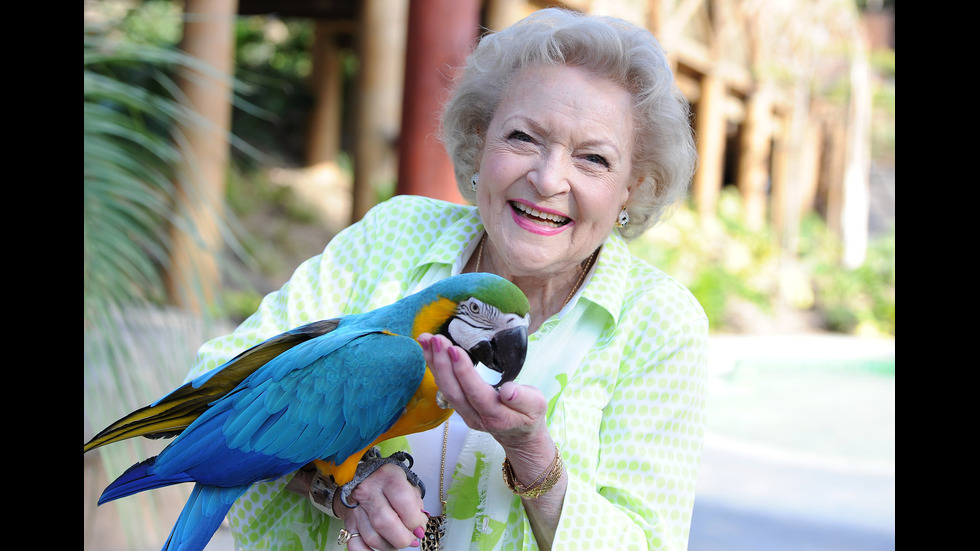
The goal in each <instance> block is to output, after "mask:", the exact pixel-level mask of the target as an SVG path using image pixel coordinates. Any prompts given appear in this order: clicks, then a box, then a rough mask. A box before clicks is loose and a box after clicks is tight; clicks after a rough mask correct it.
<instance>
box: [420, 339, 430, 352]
mask: <svg viewBox="0 0 980 551" xmlns="http://www.w3.org/2000/svg"><path fill="white" fill-rule="evenodd" d="M419 346H421V347H422V350H428V349H429V339H419Z"/></svg>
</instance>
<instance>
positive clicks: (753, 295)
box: [630, 187, 895, 335]
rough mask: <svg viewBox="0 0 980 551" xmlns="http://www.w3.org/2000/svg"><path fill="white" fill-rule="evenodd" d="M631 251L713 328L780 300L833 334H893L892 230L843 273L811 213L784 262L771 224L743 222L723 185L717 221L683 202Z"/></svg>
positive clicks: (830, 237)
mask: <svg viewBox="0 0 980 551" xmlns="http://www.w3.org/2000/svg"><path fill="white" fill-rule="evenodd" d="M630 249H631V250H632V251H633V252H634V254H636V255H637V256H639V257H641V258H644V259H646V260H647V261H649V262H650V263H651V264H653V265H654V266H657V267H658V268H660V269H662V270H664V271H665V272H667V273H668V274H671V275H672V276H674V277H676V278H677V279H678V280H679V281H680V282H681V283H683V284H685V285H686V286H687V287H688V288H689V289H690V290H691V292H692V293H693V294H694V296H695V297H696V298H697V299H698V301H699V302H700V303H701V305H702V306H703V307H704V309H705V313H707V315H708V319H709V321H710V323H711V327H712V330H713V331H722V330H726V329H730V327H729V322H728V317H729V313H730V309H731V308H732V305H733V303H734V302H735V301H736V300H739V301H747V302H749V303H751V304H754V305H755V306H757V307H758V308H759V309H760V310H761V311H762V312H763V313H766V312H770V313H771V312H772V306H773V305H775V304H777V303H779V302H783V303H786V304H787V305H788V306H790V307H792V308H795V309H797V310H808V311H815V312H817V313H819V314H820V315H821V316H822V318H823V320H824V324H825V328H826V329H828V330H831V331H837V332H844V333H855V332H861V333H875V334H887V335H894V334H895V235H894V229H892V230H891V232H890V233H889V234H888V235H886V236H883V237H881V238H878V239H875V240H873V241H872V242H871V244H870V246H869V250H868V255H867V261H866V262H865V263H864V265H862V266H861V267H859V268H857V269H854V270H848V269H845V268H842V267H841V265H840V259H841V246H840V242H839V239H838V238H837V237H836V236H835V235H834V234H833V233H832V232H831V231H830V230H829V229H828V228H827V227H826V224H824V223H823V221H822V220H821V219H820V218H819V216H817V215H816V214H810V215H808V216H806V217H805V218H804V220H803V221H802V224H801V227H800V248H799V253H798V257H797V258H796V259H792V260H791V261H787V259H785V258H781V252H780V250H779V249H778V248H777V247H776V245H775V240H774V239H773V236H772V231H771V229H770V228H769V227H763V228H760V229H752V228H750V227H749V226H748V225H747V224H745V222H744V217H743V211H742V205H741V198H740V196H739V194H738V191H737V189H736V188H734V187H726V188H724V189H723V190H722V193H721V196H720V198H719V203H718V212H717V216H716V217H715V218H713V219H710V220H702V219H701V218H700V217H699V216H698V214H697V213H696V212H695V210H694V209H693V208H692V206H691V205H690V204H688V205H683V206H681V207H680V208H678V209H677V210H676V211H675V212H674V213H673V214H672V215H671V216H670V217H668V218H667V219H666V220H665V221H664V222H662V223H661V224H660V225H658V226H656V227H655V228H653V229H652V230H650V231H648V232H647V233H645V234H644V235H642V236H640V237H639V238H637V239H636V240H635V241H633V242H632V243H630Z"/></svg>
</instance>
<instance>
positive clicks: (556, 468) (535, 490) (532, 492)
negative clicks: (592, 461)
mask: <svg viewBox="0 0 980 551" xmlns="http://www.w3.org/2000/svg"><path fill="white" fill-rule="evenodd" d="M562 469H563V463H562V460H561V450H559V449H558V444H555V460H554V461H552V463H551V468H550V469H549V470H546V471H545V472H544V473H542V474H541V476H539V477H538V478H536V479H535V480H534V482H532V483H531V484H530V485H528V486H525V485H523V484H521V483H520V481H518V480H517V476H515V475H514V468H513V467H512V466H511V464H510V459H508V458H506V457H505V458H504V465H503V473H504V483H505V484H507V487H508V488H510V491H512V492H514V493H515V494H517V495H519V496H521V498H523V499H537V498H539V497H541V496H542V495H544V494H545V493H547V492H548V490H551V489H552V488H554V487H555V484H557V483H558V479H560V478H561V473H562ZM542 478H543V479H544V480H542Z"/></svg>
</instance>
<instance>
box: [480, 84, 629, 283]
mask: <svg viewBox="0 0 980 551" xmlns="http://www.w3.org/2000/svg"><path fill="white" fill-rule="evenodd" d="M632 137H633V124H632V117H631V102H630V96H629V93H628V92H627V91H626V90H625V89H623V88H622V87H620V86H619V85H618V84H616V83H614V82H612V81H611V80H608V79H605V78H600V77H596V76H594V75H592V74H591V73H589V72H587V71H585V70H584V69H580V68H577V67H569V66H551V65H541V66H536V67H531V68H529V69H526V70H524V71H523V72H522V73H520V74H519V75H517V76H516V77H515V79H514V81H513V82H512V83H511V84H510V86H509V87H508V89H507V91H506V92H505V94H504V96H503V97H502V98H501V101H500V105H499V106H498V107H497V110H496V112H495V113H494V117H493V119H492V120H491V122H490V126H489V128H487V131H486V138H485V142H484V143H485V146H484V150H483V154H482V157H481V160H480V163H479V171H480V179H479V185H478V187H477V205H478V207H479V209H480V215H481V217H482V218H483V221H484V225H485V226H486V228H487V232H488V233H489V234H490V237H491V240H490V241H491V243H492V244H493V245H492V246H493V250H494V253H495V257H494V258H495V261H497V260H498V259H499V261H502V262H504V263H505V264H506V271H508V272H510V275H513V276H518V277H520V276H538V277H541V276H549V275H551V274H557V273H562V272H565V271H570V272H571V273H574V268H575V267H576V266H577V265H578V264H580V263H581V262H582V261H584V260H585V259H586V258H588V257H589V255H590V254H592V252H593V251H594V250H595V249H596V248H597V247H598V246H599V245H600V244H601V243H602V241H603V240H604V239H605V238H606V237H607V236H608V235H609V233H610V232H611V231H612V230H613V227H614V225H615V222H616V218H617V215H618V214H619V211H620V209H622V207H623V205H624V204H625V203H626V201H627V199H628V198H629V193H630V188H631V185H632V183H633V182H632V181H631V175H632V164H631V154H632V146H633V139H632ZM501 268H503V267H501Z"/></svg>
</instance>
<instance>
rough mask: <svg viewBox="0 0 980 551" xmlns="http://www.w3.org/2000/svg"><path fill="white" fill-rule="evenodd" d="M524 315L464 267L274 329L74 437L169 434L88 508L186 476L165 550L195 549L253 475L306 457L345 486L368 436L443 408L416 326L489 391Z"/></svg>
mask: <svg viewBox="0 0 980 551" xmlns="http://www.w3.org/2000/svg"><path fill="white" fill-rule="evenodd" d="M528 311H529V306H528V301H527V298H526V297H525V296H524V294H523V293H522V292H521V291H520V289H518V288H517V287H516V286H515V285H514V284H512V283H510V282H509V281H507V280H506V279H503V278H501V277H498V276H495V275H492V274H486V273H475V274H464V275H459V276H455V277H450V278H447V279H445V280H442V281H440V282H438V283H435V284H433V285H432V286H430V287H428V288H426V289H423V290H422V291H419V292H418V293H416V294H413V295H410V296H408V297H405V298H403V299H401V300H399V301H398V302H395V303H394V304H391V305H389V306H385V307H382V308H379V309H377V310H373V311H370V312H366V313H363V314H356V315H349V316H344V317H341V318H337V319H331V320H325V321H318V322H314V323H310V324H308V325H304V326H302V327H298V328H296V329H293V330H291V331H287V332H285V333H282V334H280V335H278V336H275V337H273V338H271V339H269V340H267V341H265V342H263V343H261V344H259V345H257V346H255V347H253V348H250V349H248V350H246V351H245V352H242V353H241V354H239V355H238V356H236V357H235V358H234V359H232V360H230V361H229V362H227V363H225V364H224V365H222V366H219V367H217V368H215V369H213V370H211V371H209V372H207V373H205V374H203V375H201V376H199V377H197V378H195V379H194V380H192V381H190V382H188V383H186V384H184V385H183V386H181V387H179V388H177V389H176V390H174V391H173V392H171V393H170V394H168V395H167V396H165V397H163V398H161V399H160V400H158V401H157V402H155V403H153V404H151V405H149V406H147V407H144V408H142V409H139V410H137V411H135V412H133V413H131V414H129V415H127V416H126V417H124V418H122V419H120V420H119V421H116V422H115V423H113V424H112V425H110V426H109V427H108V428H106V429H105V430H103V431H102V432H100V433H99V434H97V435H96V436H95V437H94V438H93V439H92V440H91V441H89V442H88V443H87V444H85V446H84V448H85V450H84V451H85V452H88V451H89V450H91V449H94V448H97V447H99V446H103V445H106V444H110V443H112V442H118V441H120V440H124V439H127V438H131V437H134V436H145V437H149V438H161V437H171V436H175V435H176V438H175V439H174V441H173V442H171V443H170V445H168V446H167V447H166V448H164V449H163V451H161V452H160V454H159V455H157V456H155V457H151V458H149V459H147V460H145V461H143V462H140V463H138V464H136V465H134V466H132V467H130V468H129V470H127V471H126V472H125V473H123V474H122V475H121V476H120V477H119V478H117V479H116V480H115V481H113V482H112V483H111V484H110V485H109V486H108V487H107V488H106V490H105V492H103V494H102V497H101V498H100V500H99V504H100V505H101V504H102V503H105V502H108V501H112V500H115V499H118V498H121V497H125V496H129V495H132V494H135V493H138V492H141V491H144V490H150V489H154V488H160V487H163V486H168V485H171V484H177V483H181V482H194V483H195V484H194V489H193V491H192V493H191V496H190V498H189V499H188V501H187V504H186V505H185V506H184V508H183V510H182V511H181V513H180V517H179V518H178V520H177V523H176V525H175V526H174V528H173V531H172V532H171V534H170V537H169V538H168V541H167V543H166V545H165V546H164V549H203V548H204V547H205V545H206V544H207V543H208V541H210V539H211V537H212V536H213V535H214V532H215V530H217V528H218V526H219V525H220V523H221V521H222V519H224V517H225V515H226V514H227V512H228V510H229V509H230V508H231V506H232V504H233V503H234V502H235V500H237V499H238V498H239V497H240V496H241V495H242V494H243V493H245V491H246V490H247V489H248V488H249V487H250V486H251V485H252V484H254V483H256V482H260V481H263V480H271V479H275V478H278V477H280V476H283V475H286V474H289V473H292V472H295V471H296V470H298V469H300V468H301V467H303V466H305V465H307V464H309V463H313V464H315V466H316V468H317V470H318V474H319V475H320V476H330V477H332V478H333V480H334V481H335V483H336V484H337V485H339V486H342V487H343V486H344V485H347V484H348V483H350V481H351V480H352V479H353V478H354V473H355V470H356V468H357V465H358V462H359V461H360V460H361V458H362V456H363V455H365V452H367V451H368V450H370V449H371V448H372V447H373V446H375V445H376V444H377V443H378V442H381V441H384V440H387V439H389V438H394V437H397V436H403V435H406V434H411V433H415V432H421V431H424V430H428V429H430V428H433V427H436V426H438V425H439V424H441V423H442V422H444V421H445V420H446V419H448V418H449V416H450V415H451V414H452V410H451V409H444V408H443V407H441V405H445V404H441V405H440V400H441V397H439V396H437V393H438V388H437V387H436V384H435V379H434V378H433V376H432V373H431V372H430V371H429V369H428V368H427V366H426V364H425V360H424V359H423V356H422V348H421V346H420V345H419V344H418V341H417V339H418V337H419V335H421V334H422V333H432V334H443V335H445V336H446V337H448V338H449V339H450V340H451V341H453V343H454V344H456V345H458V346H460V347H461V348H463V349H464V350H466V351H467V352H468V353H469V355H470V357H471V359H472V360H473V363H474V365H475V364H476V363H477V362H482V363H483V364H484V365H485V366H487V367H489V368H491V369H493V370H495V371H497V372H499V373H501V380H500V382H499V383H497V384H496V385H494V386H497V387H499V385H500V384H503V383H504V382H506V381H510V380H513V379H514V378H515V377H516V376H517V374H518V372H519V371H520V369H521V367H522V366H523V363H524V357H525V353H526V351H527V325H528V321H529V315H528ZM350 489H352V488H350ZM423 491H424V490H423ZM345 495H349V493H348V494H345ZM345 503H346V501H345Z"/></svg>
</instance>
